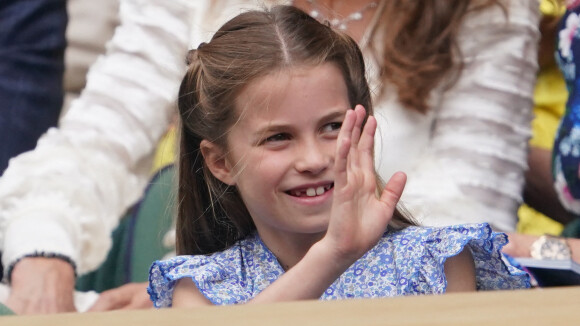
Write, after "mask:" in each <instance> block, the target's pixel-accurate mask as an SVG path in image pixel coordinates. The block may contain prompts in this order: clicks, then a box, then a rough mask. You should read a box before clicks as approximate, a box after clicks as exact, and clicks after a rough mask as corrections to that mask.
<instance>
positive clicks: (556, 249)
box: [530, 235, 572, 260]
mask: <svg viewBox="0 0 580 326" xmlns="http://www.w3.org/2000/svg"><path fill="white" fill-rule="evenodd" d="M530 256H531V257H533V258H536V259H552V260H566V259H571V258H572V251H571V249H570V246H569V245H568V241H567V240H566V238H561V237H555V236H551V235H543V236H541V237H539V238H538V239H537V240H535V241H534V242H533V243H532V245H531V246H530Z"/></svg>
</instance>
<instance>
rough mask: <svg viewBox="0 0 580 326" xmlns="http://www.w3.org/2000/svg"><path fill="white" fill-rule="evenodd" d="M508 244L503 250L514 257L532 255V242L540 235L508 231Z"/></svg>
mask: <svg viewBox="0 0 580 326" xmlns="http://www.w3.org/2000/svg"><path fill="white" fill-rule="evenodd" d="M507 236H508V240H509V242H508V244H506V245H505V246H504V247H503V248H502V252H504V253H505V254H508V255H510V256H512V257H531V256H530V248H531V247H532V243H534V241H536V240H537V239H538V238H539V237H538V236H535V235H529V234H522V233H507Z"/></svg>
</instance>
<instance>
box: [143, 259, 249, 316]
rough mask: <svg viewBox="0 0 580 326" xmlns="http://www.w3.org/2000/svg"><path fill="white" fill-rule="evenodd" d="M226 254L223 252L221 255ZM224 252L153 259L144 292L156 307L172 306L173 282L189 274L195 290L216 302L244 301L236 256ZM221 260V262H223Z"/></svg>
mask: <svg viewBox="0 0 580 326" xmlns="http://www.w3.org/2000/svg"><path fill="white" fill-rule="evenodd" d="M224 254H225V255H224ZM225 256H227V253H223V252H222V253H218V254H216V255H214V256H178V257H174V258H171V259H168V260H164V261H156V262H155V263H153V265H152V266H151V269H150V271H149V288H148V289H147V292H148V293H149V295H150V297H151V301H153V304H154V306H155V307H156V308H165V307H171V306H172V302H173V291H174V290H175V284H176V283H177V281H178V280H180V279H182V278H190V279H191V280H192V281H193V283H194V284H195V285H196V287H197V288H198V290H199V291H200V292H201V293H202V294H203V295H204V296H205V297H206V298H207V299H208V300H209V301H210V302H212V303H213V304H215V305H230V304H236V303H240V302H246V301H248V300H249V299H250V298H249V297H248V295H247V291H246V290H245V289H244V287H243V285H244V284H245V282H244V280H243V279H242V278H241V277H240V273H239V271H238V269H237V268H236V265H237V264H235V263H232V261H234V262H235V260H236V259H235V258H233V257H231V258H232V259H230V258H225ZM222 262H224V263H222Z"/></svg>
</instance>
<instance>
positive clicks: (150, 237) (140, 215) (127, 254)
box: [77, 166, 175, 292]
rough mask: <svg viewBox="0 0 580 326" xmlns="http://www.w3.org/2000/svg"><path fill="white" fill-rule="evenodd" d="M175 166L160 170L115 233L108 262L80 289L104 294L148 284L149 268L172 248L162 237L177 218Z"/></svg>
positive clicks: (82, 279) (81, 281)
mask: <svg viewBox="0 0 580 326" xmlns="http://www.w3.org/2000/svg"><path fill="white" fill-rule="evenodd" d="M174 175H175V171H174V168H173V166H168V167H166V168H164V169H162V170H161V171H159V172H158V173H157V174H156V175H155V176H154V177H153V178H152V181H151V183H150V184H149V186H148V188H147V190H146V192H145V196H144V197H143V198H142V200H141V201H140V202H139V203H137V204H136V205H135V206H134V207H133V208H131V210H130V211H129V213H127V215H125V216H124V217H123V219H122V220H121V222H120V223H119V226H118V227H117V229H115V231H114V232H113V246H112V248H111V250H110V251H109V255H108V256H107V259H106V260H105V262H104V263H103V264H102V265H101V266H100V268H99V269H97V270H96V271H94V272H91V273H89V274H87V275H84V276H82V277H80V278H79V279H78V280H77V289H78V290H81V291H89V290H94V291H97V292H102V291H105V290H108V289H112V288H115V287H118V286H121V285H123V284H126V283H130V282H145V281H147V280H148V278H149V267H150V266H151V263H153V261H155V260H157V259H160V258H162V257H163V256H164V255H166V254H167V253H168V252H169V251H170V250H171V249H168V248H165V247H164V246H163V236H164V235H165V234H166V233H167V231H168V230H169V229H170V228H171V225H172V222H173V220H172V217H173V216H174V205H173V199H174V198H175V196H174V191H173V188H174V186H173V184H174Z"/></svg>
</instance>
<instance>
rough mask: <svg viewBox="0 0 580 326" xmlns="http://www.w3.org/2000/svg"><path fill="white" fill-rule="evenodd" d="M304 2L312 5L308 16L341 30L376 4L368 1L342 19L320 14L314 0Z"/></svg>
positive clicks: (359, 18) (360, 17)
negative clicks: (328, 17)
mask: <svg viewBox="0 0 580 326" xmlns="http://www.w3.org/2000/svg"><path fill="white" fill-rule="evenodd" d="M306 2H308V4H310V6H312V8H313V9H312V10H310V12H309V13H308V14H310V16H312V18H315V19H317V20H319V21H325V20H326V21H328V22H329V23H330V26H332V27H334V28H337V29H339V30H341V31H345V30H346V29H347V27H348V23H350V22H352V21H359V20H361V19H363V17H364V14H365V12H367V11H368V10H370V9H374V8H376V7H377V5H378V4H377V2H376V1H373V2H369V3H367V4H366V5H364V6H363V7H362V8H360V9H359V10H357V11H355V12H352V13H350V14H348V15H347V16H346V17H344V18H342V19H339V18H337V17H334V18H332V19H327V18H326V17H324V16H323V15H322V13H321V12H320V10H318V8H319V7H320V6H319V5H318V3H317V1H316V0H306ZM292 4H294V1H292Z"/></svg>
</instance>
